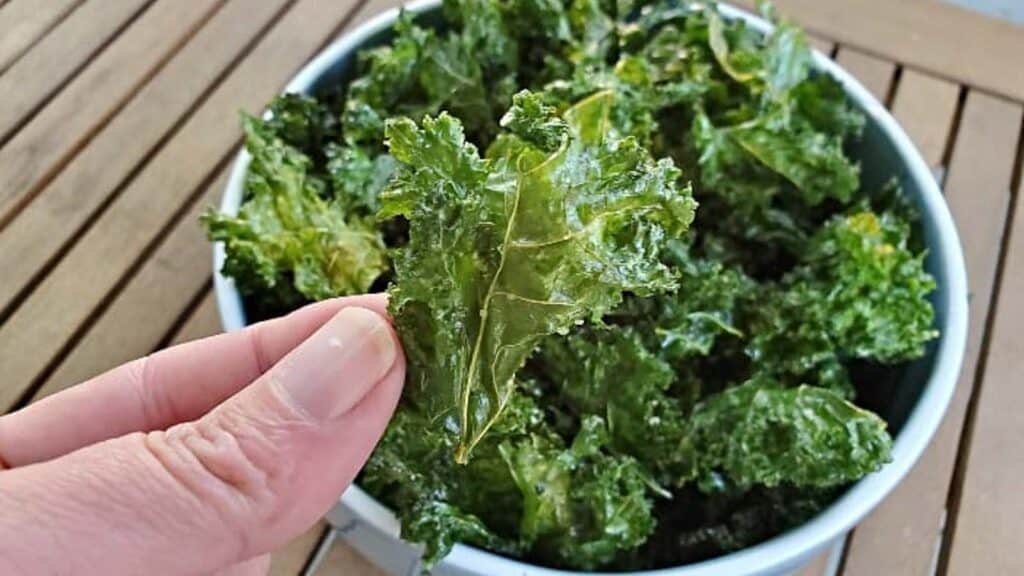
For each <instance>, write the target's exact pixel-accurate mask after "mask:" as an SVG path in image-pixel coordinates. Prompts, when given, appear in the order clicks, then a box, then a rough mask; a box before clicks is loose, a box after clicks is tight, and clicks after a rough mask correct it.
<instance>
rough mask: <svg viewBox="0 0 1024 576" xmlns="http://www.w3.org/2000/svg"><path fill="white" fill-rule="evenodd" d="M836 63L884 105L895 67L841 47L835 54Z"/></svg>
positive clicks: (890, 63)
mask: <svg viewBox="0 0 1024 576" xmlns="http://www.w3.org/2000/svg"><path fill="white" fill-rule="evenodd" d="M836 63H837V64H839V65H840V66H842V67H843V68H845V69H846V71H847V72H849V73H850V74H853V76H854V77H855V78H857V80H860V83H861V84H863V85H864V87H865V88H867V89H868V91H869V92H871V94H872V95H874V97H875V98H877V99H878V101H879V102H881V103H882V104H886V103H887V102H886V98H887V97H888V95H889V86H891V85H892V79H893V75H894V74H895V73H896V65H895V64H893V63H892V62H886V61H885V60H881V59H879V58H875V57H874V56H871V55H868V54H865V53H864V52H861V51H859V50H856V49H854V48H850V47H847V46H842V47H840V48H839V53H838V54H836Z"/></svg>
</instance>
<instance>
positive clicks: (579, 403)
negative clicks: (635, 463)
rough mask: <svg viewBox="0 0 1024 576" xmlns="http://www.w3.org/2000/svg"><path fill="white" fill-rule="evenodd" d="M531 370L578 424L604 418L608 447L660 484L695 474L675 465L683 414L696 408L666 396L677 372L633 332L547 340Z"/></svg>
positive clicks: (683, 426) (578, 334) (593, 331)
mask: <svg viewBox="0 0 1024 576" xmlns="http://www.w3.org/2000/svg"><path fill="white" fill-rule="evenodd" d="M529 370H530V372H531V373H533V374H536V375H537V377H538V378H543V379H545V380H546V381H547V382H548V383H549V385H550V386H551V387H552V389H553V390H554V391H555V392H554V393H553V394H552V396H553V397H552V398H550V399H548V400H547V401H548V402H551V403H554V404H556V405H564V406H566V407H567V409H568V410H569V411H570V412H572V413H573V414H575V415H576V416H577V417H578V418H581V419H582V418H585V417H586V416H587V415H591V414H597V415H600V416H602V417H603V418H604V419H605V420H606V421H607V425H608V431H609V434H610V441H611V443H610V447H611V448H612V449H613V450H615V451H616V452H617V453H620V454H630V455H633V456H634V457H636V458H637V460H639V461H640V463H641V464H643V465H644V466H645V467H646V468H647V469H648V470H651V471H652V472H653V473H654V474H655V476H656V477H657V479H658V480H659V481H661V482H663V483H675V482H676V481H677V480H678V479H680V478H682V477H685V476H688V475H689V474H690V471H689V470H688V469H686V466H687V465H688V464H689V463H688V462H680V461H679V460H678V459H677V458H675V456H676V454H675V451H676V447H677V446H678V445H679V444H680V443H681V442H682V441H683V437H684V436H685V433H686V419H685V417H684V413H685V412H684V411H686V410H689V408H690V407H691V406H688V405H685V404H684V401H683V400H681V399H679V398H675V397H673V396H670V395H669V387H670V386H671V385H672V383H673V382H674V381H675V379H676V374H675V371H674V370H673V369H672V367H671V366H670V365H669V364H667V363H665V362H664V361H662V360H660V359H659V358H658V357H657V356H655V355H654V354H652V353H651V352H649V351H648V350H647V349H646V348H644V346H643V344H642V343H641V341H640V338H639V337H638V336H637V335H636V333H634V332H633V331H631V330H625V329H621V328H617V327H611V328H606V329H601V328H598V327H595V328H587V329H585V330H580V331H577V332H575V333H572V334H570V335H569V336H552V337H549V338H547V339H545V340H544V341H543V343H542V345H541V346H540V349H539V350H538V352H537V354H536V355H535V356H534V358H532V359H531V360H530V364H529ZM625 375H628V379H626V378H624V377H625ZM681 468H682V469H681Z"/></svg>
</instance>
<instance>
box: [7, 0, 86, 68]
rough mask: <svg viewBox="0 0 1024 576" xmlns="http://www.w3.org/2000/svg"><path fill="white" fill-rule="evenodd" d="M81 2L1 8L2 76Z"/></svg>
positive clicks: (21, 0) (27, 0)
mask: <svg viewBox="0 0 1024 576" xmlns="http://www.w3.org/2000/svg"><path fill="white" fill-rule="evenodd" d="M81 1H82V0H45V1H44V2H40V1H39V0H11V1H10V2H7V3H6V4H4V5H3V6H0V73H2V72H3V71H4V70H6V69H7V67H8V66H10V65H11V63H12V62H14V61H15V60H17V58H18V56H21V55H22V54H23V53H24V52H25V51H26V50H28V48H29V47H30V46H32V44H33V43H35V42H36V41H37V40H38V39H39V38H40V37H42V36H43V35H44V34H46V32H47V31H48V30H49V29H50V28H51V27H52V26H53V25H54V24H56V23H57V22H60V19H61V18H63V17H64V16H66V15H67V14H68V12H70V11H71V10H73V9H74V8H75V6H77V5H78V4H80V3H81Z"/></svg>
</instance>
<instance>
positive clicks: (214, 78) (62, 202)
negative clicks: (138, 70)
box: [0, 0, 292, 322]
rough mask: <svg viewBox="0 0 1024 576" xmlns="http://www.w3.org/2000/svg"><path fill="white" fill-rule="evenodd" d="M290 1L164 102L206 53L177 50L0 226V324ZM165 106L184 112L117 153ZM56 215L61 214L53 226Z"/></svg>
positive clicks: (205, 37)
mask: <svg viewBox="0 0 1024 576" xmlns="http://www.w3.org/2000/svg"><path fill="white" fill-rule="evenodd" d="M238 1H239V0H236V2H238ZM291 5H292V0H286V1H285V2H283V3H282V4H281V6H279V7H278V8H277V9H276V10H275V11H274V12H273V14H272V15H271V16H270V17H268V18H266V20H265V22H264V23H263V25H262V26H261V27H260V28H258V29H257V30H255V31H254V33H253V34H252V36H251V38H250V39H249V40H248V41H246V42H243V43H242V45H241V47H240V48H239V49H238V50H237V52H236V53H234V54H233V55H232V54H231V53H230V51H229V52H228V54H227V55H226V56H227V57H226V63H225V64H224V65H223V66H222V67H221V68H220V70H219V71H216V70H211V71H210V73H209V74H210V76H211V80H210V81H208V82H207V83H206V85H205V86H202V85H198V86H197V87H196V91H197V92H198V95H197V96H196V97H194V98H192V99H191V101H190V102H189V103H187V104H181V103H168V102H167V98H169V97H168V96H166V92H167V91H170V90H183V89H184V88H183V87H181V86H180V85H179V86H177V87H176V86H175V85H174V84H175V77H176V75H178V74H182V75H184V74H191V76H190V77H189V81H194V80H195V79H196V78H197V77H198V74H199V72H198V71H197V70H198V67H197V66H196V65H194V64H193V60H195V59H199V58H204V55H203V54H202V53H196V51H198V50H200V49H201V48H202V45H193V46H186V47H185V48H183V49H182V50H181V51H180V52H179V53H178V54H176V55H175V56H174V58H172V59H171V60H170V61H169V62H168V63H167V65H166V66H165V67H164V69H162V70H161V71H160V72H159V73H158V74H157V75H155V76H154V77H153V78H152V79H151V80H150V82H148V83H147V84H146V85H145V86H143V87H142V88H141V89H140V90H139V92H138V93H137V94H136V95H135V96H134V97H133V98H132V100H131V101H130V102H128V103H127V104H126V105H125V107H124V109H123V110H122V111H121V113H120V114H119V117H114V118H113V119H112V120H111V121H110V123H109V124H108V125H107V126H105V127H104V129H103V130H102V131H101V132H100V133H99V134H98V135H97V136H96V138H95V139H94V140H93V143H92V145H91V146H90V147H89V148H87V149H85V150H84V151H83V152H82V153H81V154H80V155H79V156H78V157H77V158H75V159H74V161H73V162H72V163H70V164H69V165H68V167H67V168H66V169H65V171H64V172H62V173H61V174H60V175H59V176H58V177H57V178H55V179H54V180H53V181H52V182H51V183H50V185H49V186H48V187H47V188H46V189H44V190H42V191H41V193H40V195H39V196H38V197H37V199H36V201H35V202H33V203H32V204H30V205H29V206H28V207H27V208H26V209H25V210H24V211H23V212H22V213H21V214H20V215H19V218H18V219H16V220H14V221H13V222H12V223H11V224H10V225H9V226H8V227H7V228H6V229H4V230H0V268H5V269H7V270H8V272H9V273H11V274H12V276H13V277H14V278H16V280H14V279H12V282H11V283H10V284H7V285H5V286H2V287H0V322H2V321H3V320H4V319H5V318H7V317H8V316H10V314H12V313H13V312H14V311H15V310H16V309H17V307H18V306H19V305H20V303H21V302H23V301H24V300H25V299H26V298H27V297H28V296H29V295H30V293H31V291H32V289H33V287H35V286H38V285H39V284H40V283H41V282H42V281H43V280H44V279H45V278H46V276H47V274H48V272H49V271H50V270H52V269H53V268H54V267H56V266H57V265H58V264H59V263H60V262H61V261H62V260H63V258H64V256H65V255H66V254H67V253H68V252H69V251H70V250H71V249H72V248H73V246H74V245H75V243H76V242H77V241H78V239H79V238H81V237H82V236H83V235H85V234H86V233H87V232H88V231H89V230H90V228H91V227H92V224H93V223H94V222H96V221H97V219H99V218H100V217H101V216H102V215H103V213H104V212H105V211H106V210H107V208H109V206H110V205H111V204H113V203H114V202H115V201H116V200H117V198H118V197H120V195H121V193H122V192H123V191H124V189H125V188H126V187H127V186H128V184H129V183H131V182H132V181H133V180H134V179H135V177H136V176H137V175H138V174H139V173H140V172H141V171H143V170H144V169H145V168H146V166H147V165H148V164H149V162H150V160H152V158H153V157H154V156H156V154H157V153H158V152H159V151H160V150H161V149H162V148H163V147H164V145H165V144H166V143H167V142H168V141H170V140H171V138H173V137H174V136H175V135H176V134H177V133H178V131H179V130H180V129H181V127H182V126H183V125H184V124H185V123H186V122H187V121H188V120H189V119H190V118H191V117H192V116H193V114H194V113H195V112H196V110H197V109H199V107H200V106H202V105H203V104H204V103H205V102H206V101H207V99H208V98H209V96H210V94H212V93H213V92H214V91H215V90H216V89H217V88H218V87H219V86H220V85H221V84H222V83H223V81H224V79H225V78H227V77H228V76H229V75H230V74H231V72H232V71H233V70H234V69H235V67H236V66H237V65H238V63H239V62H241V61H242V60H243V59H245V58H246V57H247V55H248V54H249V52H250V51H251V50H252V49H253V47H254V46H255V45H256V44H257V43H258V42H259V41H260V39H261V38H262V37H263V35H264V34H265V33H266V31H267V30H269V29H270V28H271V27H272V26H273V25H274V23H275V22H276V21H277V20H278V19H279V18H280V17H281V15H282V14H284V13H285V12H286V11H287V10H288V9H289V8H290V6H291ZM235 6H238V7H243V8H244V5H242V4H237V3H236V4H235V5H233V6H232V7H235ZM233 17H237V16H233V13H232V12H230V11H227V12H225V13H224V14H222V15H220V16H219V17H218V16H217V15H215V16H214V17H213V18H211V19H210V20H209V21H208V22H207V23H208V24H209V26H210V28H209V29H208V30H207V29H205V27H204V30H201V31H200V32H199V33H198V34H197V36H196V37H195V38H194V39H193V40H194V42H199V41H209V42H216V41H217V38H216V37H217V35H218V33H231V34H234V35H236V36H237V35H238V32H237V31H235V30H232V29H231V28H230V24H226V23H224V22H222V20H223V19H225V18H233ZM253 17H255V15H254V16H253ZM221 28H223V30H221ZM205 58H206V60H205V62H204V64H208V63H209V62H210V60H211V57H210V56H209V52H207V55H206V57H205ZM190 70H191V72H190ZM183 95H186V94H184V93H182V92H176V93H175V95H174V97H175V98H180V97H181V96H183ZM172 102H173V101H172ZM166 107H170V108H171V109H172V110H173V109H174V108H175V107H180V108H181V109H182V110H183V112H181V113H180V114H178V115H177V117H176V118H175V117H173V116H172V117H170V118H166V120H167V126H166V127H160V128H156V129H155V130H153V129H152V125H154V124H156V123H157V121H156V120H154V121H153V122H152V124H151V125H150V126H146V127H144V128H142V129H141V130H146V131H152V132H153V134H151V135H148V136H143V141H145V140H146V139H149V140H152V141H153V143H152V144H149V145H145V144H143V145H142V148H143V149H142V150H139V149H137V148H133V149H131V150H130V151H128V152H124V153H121V152H118V151H117V149H118V148H120V147H122V146H123V142H124V141H126V140H128V139H131V138H133V136H134V135H136V134H140V133H141V130H140V128H139V127H138V125H139V124H141V123H145V122H147V118H156V119H161V121H163V120H164V119H165V117H164V116H163V115H162V114H164V113H165V109H164V108H166ZM133 154H134V155H136V156H137V157H138V158H137V160H134V161H131V162H129V163H128V164H127V165H125V166H123V167H118V166H117V163H118V162H123V161H124V160H125V159H126V158H128V157H130V156H131V155H133ZM107 155H109V156H114V157H116V162H115V163H114V164H113V167H112V168H108V169H104V170H103V172H102V173H101V174H97V172H96V165H98V164H101V163H105V162H107V161H108V160H107V159H106V157H107ZM118 170H123V171H124V175H123V176H121V177H119V179H117V180H115V181H113V182H109V183H108V182H107V181H106V180H109V179H110V178H111V175H112V174H115V173H116V172H117V171H118ZM56 215H59V216H60V222H59V226H57V222H56Z"/></svg>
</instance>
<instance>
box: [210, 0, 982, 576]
mask: <svg viewBox="0 0 1024 576" xmlns="http://www.w3.org/2000/svg"><path fill="white" fill-rule="evenodd" d="M440 5H441V0H415V1H413V2H410V3H407V4H406V5H405V6H404V9H405V10H406V11H409V12H412V13H419V12H424V11H429V10H433V9H436V8H438V7H439V6H440ZM400 10H401V8H399V7H395V8H391V9H388V10H385V11H384V12H382V13H380V14H378V15H376V16H374V17H373V18H371V19H370V20H368V21H367V22H365V23H363V24H361V25H360V26H358V27H356V28H355V29H354V30H352V31H351V32H348V33H345V34H343V35H342V36H341V37H339V38H338V39H337V40H335V41H333V42H332V43H331V44H330V45H328V46H327V47H326V48H325V49H324V50H322V51H321V52H320V53H319V54H318V55H317V56H316V57H315V58H314V59H313V60H312V61H310V62H309V63H308V64H306V65H305V66H304V67H303V68H302V69H301V70H300V71H299V73H298V74H297V75H296V76H295V77H293V78H292V80H291V81H290V82H288V84H287V85H286V86H285V88H284V90H283V91H282V93H292V92H299V93H306V92H308V91H309V90H310V89H311V88H312V86H313V85H314V84H315V82H316V81H317V80H318V79H319V78H320V77H321V76H322V75H323V74H324V73H325V72H326V71H327V70H329V69H330V67H331V66H332V65H333V64H334V63H335V62H337V61H338V60H339V59H341V58H343V57H345V56H346V55H348V54H350V53H352V52H353V51H355V50H358V49H359V47H360V46H361V45H362V44H363V43H364V42H365V41H366V40H367V39H369V38H370V37H372V36H374V35H375V34H377V33H378V32H380V31H382V30H384V29H385V28H387V27H389V26H391V25H392V23H393V22H394V21H395V19H396V18H397V17H398V14H399V12H400ZM718 10H719V12H720V13H721V14H722V15H723V16H725V17H727V18H730V19H740V20H743V21H745V22H746V23H747V25H748V26H750V27H751V28H753V29H756V30H758V31H759V32H762V33H767V32H769V31H770V30H771V29H772V25H771V24H770V23H768V22H766V21H765V20H763V19H761V18H760V17H758V16H755V15H753V14H751V13H749V12H747V11H745V10H742V9H739V8H736V7H733V6H731V5H728V4H724V3H719V4H718ZM813 66H814V67H815V68H816V69H817V70H818V71H820V72H824V73H826V74H829V75H830V76H832V77H833V78H835V79H836V80H838V81H839V82H840V84H841V85H842V86H843V89H844V91H845V92H846V94H847V95H848V96H849V97H850V98H851V99H852V100H853V101H854V102H855V103H856V105H857V106H858V107H859V108H860V110H861V111H862V112H864V114H865V115H867V116H869V117H871V119H872V120H873V121H874V122H875V123H876V124H877V126H878V127H879V128H880V130H881V132H882V133H883V135H884V136H885V137H886V138H888V139H889V140H890V141H891V143H892V144H893V145H894V147H895V148H896V150H897V152H898V153H899V155H900V156H901V157H902V158H903V159H904V161H905V162H906V164H907V169H908V174H909V177H910V178H911V179H912V180H914V181H915V183H916V184H917V185H918V187H919V189H920V191H921V195H920V201H921V206H922V214H923V215H926V216H927V217H928V218H930V219H931V221H932V223H933V224H934V225H935V228H936V231H937V233H936V235H935V236H936V239H937V240H936V242H935V243H934V244H933V247H937V248H939V250H938V253H939V254H940V255H941V257H942V260H941V261H940V265H939V266H940V267H941V268H942V269H943V270H944V271H945V273H946V275H947V278H946V281H945V285H944V289H945V290H946V293H947V300H948V310H946V312H947V327H946V329H945V330H944V333H943V336H942V338H941V340H940V341H939V344H938V348H937V350H936V351H935V364H934V366H933V367H932V369H931V373H930V376H929V379H928V382H927V383H926V384H925V386H924V388H923V389H922V391H921V395H920V397H919V398H918V400H917V402H916V404H915V405H914V407H913V409H912V410H911V412H910V415H909V417H908V418H907V419H906V422H905V423H904V424H903V427H902V429H901V430H900V432H899V434H897V436H896V437H895V438H894V441H893V449H892V461H891V462H890V463H889V464H887V465H886V466H885V467H883V468H882V469H881V470H879V471H878V472H875V473H873V474H870V475H868V476H865V477H864V478H862V479H860V480H859V481H857V482H856V483H855V484H854V485H853V486H851V487H850V488H849V489H848V490H847V491H846V492H845V493H844V494H843V495H842V496H840V497H839V498H838V499H837V500H836V501H835V502H833V503H832V504H830V505H829V506H828V507H827V508H825V509H824V510H823V511H821V512H820V513H818V514H817V515H816V516H815V517H814V518H812V519H810V520H808V521H807V522H805V523H803V524H801V525H799V526H797V527H795V528H792V529H790V530H788V531H786V532H784V533H782V534H779V535H777V536H774V537H772V538H769V539H768V540H765V541H764V542H761V543H759V544H755V545H753V546H750V547H747V548H743V549H741V550H738V551H735V552H730V553H728V554H724V555H722V556H719V557H716V558H711V559H708V560H702V561H700V562H695V563H692V564H686V565H682V566H676V567H670V568H660V569H655V570H645V571H639V572H620V573H612V572H601V573H600V574H605V575H611V574H621V575H625V574H629V575H631V576H720V575H722V574H762V573H765V574H767V573H771V572H772V570H781V569H789V568H795V567H796V565H797V563H798V562H799V561H800V560H801V559H803V558H806V557H808V556H809V555H810V554H812V553H815V552H817V551H820V550H822V549H824V548H825V547H826V546H828V545H829V544H830V543H832V542H833V541H834V540H835V539H836V538H838V537H841V536H842V535H844V534H845V533H846V532H848V531H849V530H850V529H851V528H853V526H854V525H855V524H856V523H857V522H859V521H860V520H861V519H862V518H863V517H864V516H865V515H867V514H868V512H870V511H871V510H872V509H873V508H875V506H876V505H878V503H879V502H880V501H881V500H882V499H883V498H885V497H886V496H887V495H888V494H889V493H890V492H891V491H892V490H893V489H894V488H895V487H896V485H897V484H898V483H899V482H900V480H902V478H903V477H904V476H905V475H906V474H907V472H908V471H909V470H910V468H911V467H912V466H913V465H914V464H915V462H916V461H917V460H918V458H919V457H920V455H921V453H922V452H923V451H924V449H925V448H926V447H927V445H928V443H929V442H930V440H931V438H932V437H933V435H934V434H935V431H936V429H937V428H938V426H939V423H940V422H941V420H942V417H943V416H944V414H945V412H946V408H947V407H948V405H949V402H950V400H951V399H952V397H953V392H954V390H955V387H956V383H957V379H958V377H959V373H960V368H961V363H962V360H963V355H964V350H965V347H966V341H967V312H968V305H967V273H966V268H965V264H964V257H963V251H962V249H961V245H960V241H959V235H958V234H957V230H956V225H955V223H954V221H953V217H952V215H951V214H950V212H949V208H948V206H947V204H946V202H945V200H944V199H943V196H942V192H941V190H940V188H939V186H938V184H937V183H936V180H935V178H934V176H933V175H932V172H931V170H929V168H928V166H927V164H926V163H925V161H924V159H923V158H922V157H921V154H920V152H919V151H918V150H917V148H916V146H915V145H914V144H913V143H912V141H911V140H910V138H909V137H908V136H907V134H906V133H905V132H904V130H903V129H902V128H901V127H900V126H899V124H898V123H897V122H896V120H895V119H894V118H893V117H892V115H891V114H890V113H889V111H888V110H886V108H885V107H884V106H883V105H882V104H881V103H880V102H878V100H877V99H876V98H875V97H874V96H873V95H872V94H871V93H870V92H869V91H868V90H867V89H866V88H865V87H864V86H863V85H862V84H861V83H860V82H859V81H858V80H856V79H855V78H854V77H853V76H852V75H851V74H849V73H848V72H846V71H845V70H843V69H842V68H841V67H840V66H839V65H838V64H836V63H835V62H833V61H832V60H831V59H829V58H828V57H827V56H825V55H823V54H822V53H821V52H819V51H818V50H813ZM250 159H251V157H250V156H249V153H248V152H247V151H246V150H245V149H244V148H243V149H242V150H241V151H240V152H239V153H238V155H237V157H236V158H235V161H234V166H233V168H232V171H231V174H230V177H229V180H228V183H227V185H226V187H225V191H224V196H223V198H222V201H221V206H220V209H221V210H222V211H225V212H228V213H236V212H237V209H238V206H239V204H240V201H241V198H242V191H243V185H244V179H245V173H246V169H247V168H248V164H249V161H250ZM936 244H937V246H935V245H936ZM223 262H224V247H223V244H222V243H219V242H218V243H216V244H214V248H213V265H214V290H215V295H216V301H217V308H218V310H219V313H220V319H221V324H222V326H223V328H224V329H225V330H226V331H233V330H238V329H241V328H242V327H244V326H245V325H246V321H245V312H244V309H243V306H242V299H241V296H240V294H239V292H238V290H237V288H236V287H235V285H234V282H233V281H232V280H231V279H230V278H227V277H225V276H223V275H222V274H221V272H220V270H221V267H222V265H223ZM341 502H342V503H344V504H345V505H346V506H347V507H349V508H350V509H351V510H352V511H353V512H354V513H355V514H356V515H357V516H359V517H360V518H361V519H362V520H364V521H365V522H366V523H367V525H368V526H370V527H372V528H375V529H376V530H378V531H380V532H382V533H384V534H387V535H390V536H394V537H397V536H396V535H397V534H398V528H399V524H398V521H397V519H396V518H395V516H394V514H393V513H392V512H391V511H390V510H389V509H388V508H387V507H385V506H384V505H382V504H381V503H379V502H378V501H377V500H375V499H374V498H373V497H371V496H370V495H369V494H367V493H366V492H365V491H363V490H362V489H361V488H359V487H358V486H356V485H354V484H353V485H352V486H351V487H349V488H348V489H347V490H346V491H345V493H344V494H343V495H342V497H341ZM443 564H444V565H445V566H450V567H453V568H457V569H461V570H464V571H469V572H471V573H473V572H477V571H478V570H480V569H481V568H484V569H486V570H487V572H477V573H491V574H494V573H501V574H505V573H509V574H527V573H529V574H532V575H537V576H580V575H581V574H589V573H588V572H575V571H567V570H556V569H551V568H545V567H541V566H535V565H533V564H529V563H527V562H522V561H519V560H515V559H512V558H507V557H504V556H500V555H498V554H495V553H492V552H489V551H486V550H483V549H480V548H476V547H473V546H469V545H466V544H456V545H455V547H454V548H453V549H452V551H451V553H450V554H449V555H448V556H447V557H446V558H445V559H444V561H443Z"/></svg>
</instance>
